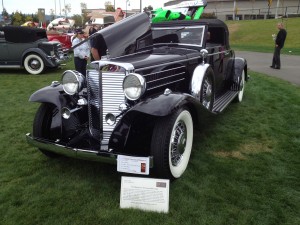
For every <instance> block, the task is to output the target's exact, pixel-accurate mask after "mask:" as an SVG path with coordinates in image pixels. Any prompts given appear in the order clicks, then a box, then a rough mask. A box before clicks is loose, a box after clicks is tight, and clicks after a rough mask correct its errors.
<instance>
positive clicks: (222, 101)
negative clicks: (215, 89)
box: [212, 91, 239, 113]
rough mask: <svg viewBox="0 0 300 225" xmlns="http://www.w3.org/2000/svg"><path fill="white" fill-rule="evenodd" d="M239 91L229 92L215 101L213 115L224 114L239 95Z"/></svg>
mask: <svg viewBox="0 0 300 225" xmlns="http://www.w3.org/2000/svg"><path fill="white" fill-rule="evenodd" d="M238 93H239V92H238V91H227V92H225V93H224V94H223V95H221V96H220V97H218V98H217V99H215V102H214V107H213V110H212V111H213V113H220V112H222V111H223V110H224V109H225V108H226V107H227V106H228V105H229V104H230V103H231V102H232V100H233V99H234V98H235V97H236V96H237V95H238Z"/></svg>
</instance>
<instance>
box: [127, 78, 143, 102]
mask: <svg viewBox="0 0 300 225" xmlns="http://www.w3.org/2000/svg"><path fill="white" fill-rule="evenodd" d="M145 90H146V81H145V78H144V77H143V76H141V75H140V74H137V73H130V74H128V75H127V76H126V77H125V78H124V80H123V91H124V94H125V96H126V98H128V99H129V100H132V101H135V100H137V99H139V98H140V97H141V96H142V95H143V94H144V92H145Z"/></svg>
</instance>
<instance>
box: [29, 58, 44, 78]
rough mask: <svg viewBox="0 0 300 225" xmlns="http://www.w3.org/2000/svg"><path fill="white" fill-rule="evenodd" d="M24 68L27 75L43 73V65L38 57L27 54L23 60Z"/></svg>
mask: <svg viewBox="0 0 300 225" xmlns="http://www.w3.org/2000/svg"><path fill="white" fill-rule="evenodd" d="M24 67H25V69H26V71H27V72H28V73H30V74H34V75H37V74H40V73H42V72H43V71H44V69H45V64H44V61H43V59H42V58H41V57H40V56H39V55H36V54H29V55H28V56H26V58H25V59H24Z"/></svg>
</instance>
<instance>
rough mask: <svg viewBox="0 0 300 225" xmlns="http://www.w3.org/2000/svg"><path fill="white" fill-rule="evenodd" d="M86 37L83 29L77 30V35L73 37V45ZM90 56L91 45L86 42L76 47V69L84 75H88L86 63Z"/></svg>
mask: <svg viewBox="0 0 300 225" xmlns="http://www.w3.org/2000/svg"><path fill="white" fill-rule="evenodd" d="M84 39H85V37H84V32H83V31H82V30H81V29H77V30H76V31H75V36H74V37H73V39H72V46H75V45H77V44H78V43H80V42H82V41H83V40H84ZM89 56H90V46H89V44H88V42H85V43H83V44H81V45H79V46H77V47H76V48H74V64H75V69H76V70H77V71H78V72H79V73H81V74H82V75H84V76H85V75H86V65H87V61H88V60H89Z"/></svg>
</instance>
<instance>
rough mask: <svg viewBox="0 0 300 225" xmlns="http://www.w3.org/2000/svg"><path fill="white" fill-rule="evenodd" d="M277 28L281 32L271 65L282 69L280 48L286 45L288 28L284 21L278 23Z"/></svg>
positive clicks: (276, 41)
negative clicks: (284, 25)
mask: <svg viewBox="0 0 300 225" xmlns="http://www.w3.org/2000/svg"><path fill="white" fill-rule="evenodd" d="M277 28H278V29H279V32H278V34H277V36H276V39H275V50H274V55H273V60H272V65H271V66H270V67H271V68H273V69H280V68H281V62H280V50H281V49H282V48H283V46H284V42H285V38H286V35H287V32H286V30H285V29H284V27H283V23H278V24H277Z"/></svg>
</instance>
